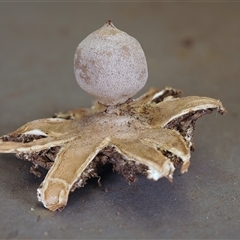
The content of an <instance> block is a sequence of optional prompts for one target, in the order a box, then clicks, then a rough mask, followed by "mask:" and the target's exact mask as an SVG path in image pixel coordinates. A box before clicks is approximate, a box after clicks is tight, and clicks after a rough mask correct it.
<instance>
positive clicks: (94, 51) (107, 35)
mask: <svg viewBox="0 0 240 240" xmlns="http://www.w3.org/2000/svg"><path fill="white" fill-rule="evenodd" d="M74 72H75V76H76V80H77V82H78V84H79V85H80V87H81V88H82V89H83V90H84V91H86V92H87V93H89V94H90V95H92V96H93V97H94V98H96V100H97V101H98V102H100V103H102V104H104V105H117V104H121V103H124V102H126V101H127V100H128V99H129V98H131V97H132V96H134V95H135V94H136V93H137V92H139V91H140V90H141V89H142V88H143V86H144V85H145V83H146V81H147V78H148V69H147V62H146V57H145V54H144V52H143V49H142V47H141V45H140V44H139V42H138V41H137V40H136V39H135V38H133V37H131V36H129V35H128V34H127V33H125V32H123V31H120V30H119V29H117V28H116V27H115V26H114V25H113V24H112V22H111V21H108V22H106V23H105V25H104V26H103V27H102V28H100V29H98V30H97V31H95V32H93V33H91V34H90V35H88V36H87V37H86V38H85V39H84V40H83V41H82V42H81V43H80V44H79V45H78V47H77V50H76V52H75V56H74Z"/></svg>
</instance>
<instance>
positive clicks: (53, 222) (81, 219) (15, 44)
mask: <svg viewBox="0 0 240 240" xmlns="http://www.w3.org/2000/svg"><path fill="white" fill-rule="evenodd" d="M107 19H112V21H113V23H114V24H115V25H116V26H117V27H118V28H119V29H121V30H124V31H126V32H127V33H129V34H130V35H132V36H134V37H135V38H137V39H138V40H139V42H140V43H141V44H142V46H143V48H144V50H145V53H146V57H147V61H148V67H149V81H148V83H147V85H146V87H145V88H144V89H143V91H141V93H143V92H144V91H146V90H147V89H148V88H149V87H152V86H154V87H157V88H163V87H164V86H172V87H175V88H180V89H182V90H183V91H184V93H185V95H201V96H210V97H215V98H218V99H221V101H222V102H223V103H224V105H225V107H226V108H227V110H228V113H227V115H225V116H220V115H217V114H216V113H213V114H211V115H209V116H205V117H203V118H202V119H200V120H199V121H198V123H197V129H196V132H195V138H194V140H195V144H196V151H195V152H194V153H193V154H192V158H191V160H192V162H191V166H190V169H189V172H188V173H187V174H184V175H182V176H180V175H179V173H176V174H175V178H174V183H173V184H171V183H169V182H168V181H167V180H166V179H161V180H159V181H158V182H151V181H149V180H147V179H145V178H144V177H139V181H138V182H137V183H136V184H133V185H131V186H128V185H127V184H126V183H125V180H124V179H123V177H121V176H119V175H116V174H113V173H111V172H109V173H107V174H105V175H103V176H102V185H103V187H102V188H99V187H98V185H97V181H90V182H89V184H88V185H87V186H86V187H84V188H82V189H79V190H77V191H75V192H74V193H73V194H71V196H70V199H69V203H68V205H67V207H66V209H65V210H64V211H62V212H50V211H48V210H46V209H44V208H43V207H42V205H41V203H38V202H37V198H36V189H37V188H38V186H39V184H40V183H41V181H42V179H35V177H34V176H32V175H31V174H30V173H29V172H28V169H29V166H30V164H28V163H26V162H24V161H21V160H18V159H16V158H15V157H14V156H13V155H8V154H5V155H4V154H1V155H0V237H1V238H28V239H30V238H31V239H34V238H35V239H36V238H42V239H49V238H51V239H52V238H68V239H71V238H85V239H86V238H87V239H93V238H98V239H101V238H104V239H110V238H111V239H112V238H122V239H124V238H144V239H147V238H148V239H150V238H239V236H240V210H239V209H240V202H239V198H240V194H239V183H240V175H239V169H240V161H239V155H240V148H239V139H240V131H239V130H240V127H239V118H240V117H239V113H240V111H239V108H240V107H239V106H240V94H239V90H240V84H239V82H240V70H239V69H240V68H239V66H240V54H239V53H240V4H239V3H196V2H195V3H140V2H138V3H123V2H122V3H103V2H101V3H76V2H75V3H60V2H59V3H0V49H1V50H0V135H3V134H6V133H8V132H11V131H13V130H15V129H16V128H18V127H20V126H21V125H23V124H25V123H26V122H29V121H31V120H34V119H38V118H45V117H50V116H52V114H53V113H55V112H58V111H67V110H69V109H74V108H77V107H89V106H90V105H91V102H92V98H91V97H89V96H88V95H87V94H85V93H84V92H83V91H82V90H81V89H80V88H79V87H78V85H77V83H76V81H75V78H74V74H73V66H72V65H73V54H74V51H75V49H76V47H77V45H78V43H79V42H80V41H81V40H82V39H83V38H85V37H86V36H87V35H88V34H90V33H91V32H92V31H94V30H96V29H98V28H100V27H101V26H102V25H103V24H104V22H105V21H106V20H107ZM105 189H108V191H106V192H105V191H104V190H105Z"/></svg>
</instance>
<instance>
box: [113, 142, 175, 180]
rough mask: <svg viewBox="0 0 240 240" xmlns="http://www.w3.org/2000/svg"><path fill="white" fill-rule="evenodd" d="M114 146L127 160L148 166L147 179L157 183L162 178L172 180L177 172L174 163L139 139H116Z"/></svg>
mask: <svg viewBox="0 0 240 240" xmlns="http://www.w3.org/2000/svg"><path fill="white" fill-rule="evenodd" d="M112 144H113V145H114V146H115V147H116V149H117V151H119V152H120V153H121V154H122V155H124V156H125V157H126V158H127V159H129V160H133V161H136V162H138V163H140V164H144V165H146V166H148V171H147V173H148V175H147V177H148V178H149V179H153V180H155V181H156V180H158V179H159V178H161V177H167V178H168V179H169V180H171V179H172V174H173V172H174V170H175V167H174V165H173V163H172V162H171V161H170V160H169V159H168V158H166V157H165V156H164V155H163V154H162V153H161V151H158V150H157V149H156V148H155V147H154V146H149V144H146V143H144V142H143V141H141V140H139V139H132V140H129V139H126V140H122V139H114V140H113V141H112Z"/></svg>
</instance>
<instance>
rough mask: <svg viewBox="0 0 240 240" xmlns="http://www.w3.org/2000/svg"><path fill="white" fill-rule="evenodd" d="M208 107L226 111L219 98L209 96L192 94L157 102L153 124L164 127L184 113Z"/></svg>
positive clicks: (221, 111)
mask: <svg viewBox="0 0 240 240" xmlns="http://www.w3.org/2000/svg"><path fill="white" fill-rule="evenodd" d="M208 109H216V110H217V111H218V112H220V113H221V114H223V113H225V111H226V110H225V108H224V107H223V105H222V103H221V102H220V101H219V100H216V99H213V98H208V97H197V96H190V97H184V98H176V99H171V100H168V101H163V102H160V103H158V104H157V107H156V110H155V113H152V114H151V118H152V119H151V125H152V126H162V127H164V126H166V125H167V124H168V123H169V122H170V121H172V120H174V119H176V118H179V117H181V116H183V115H184V114H188V113H191V112H194V111H198V110H203V111H205V110H208Z"/></svg>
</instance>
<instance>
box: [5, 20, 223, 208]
mask: <svg viewBox="0 0 240 240" xmlns="http://www.w3.org/2000/svg"><path fill="white" fill-rule="evenodd" d="M74 71H75V76H76V79H77V82H78V84H79V85H80V87H81V88H83V89H84V90H85V91H86V92H88V93H89V94H91V95H92V96H94V97H95V98H96V100H97V102H96V104H95V105H94V106H93V107H92V108H91V109H84V108H80V109H76V110H73V111H69V112H67V113H58V114H56V115H55V116H54V117H53V118H47V119H40V120H36V121H32V122H29V123H27V124H26V125H24V126H22V127H20V128H19V129H17V130H16V131H14V132H12V133H9V134H7V135H4V136H2V137H1V138H0V152H1V153H15V154H16V156H17V157H18V158H21V159H24V160H27V161H31V162H32V163H33V166H32V167H31V169H30V171H31V172H32V173H33V174H35V175H36V176H40V175H41V172H40V171H39V168H41V167H42V168H45V169H47V170H49V171H48V173H47V175H46V177H45V179H44V181H43V182H42V184H41V185H40V187H39V188H38V190H37V193H38V200H39V201H41V202H42V203H43V205H44V206H45V207H46V208H48V209H49V210H51V211H55V210H62V209H63V208H64V207H65V206H66V205H67V201H68V196H69V193H70V192H71V191H74V189H75V188H79V187H83V186H84V185H85V184H86V182H87V180H88V179H89V178H92V177H99V176H98V169H99V168H100V167H101V166H103V165H105V164H107V163H110V164H111V165H112V167H113V170H114V171H115V172H117V173H120V174H122V175H123V176H124V177H125V178H126V180H127V182H128V183H131V182H134V181H136V179H137V174H139V173H140V174H143V175H145V176H146V177H147V178H149V179H153V180H155V181H156V180H158V179H159V178H162V177H166V178H168V179H169V180H170V181H172V178H173V173H174V170H175V169H176V168H177V167H180V168H181V172H182V173H184V172H187V171H188V167H189V163H190V151H191V150H193V143H192V138H193V131H194V128H195V122H196V120H197V119H198V118H199V117H201V116H203V115H205V114H208V113H211V112H212V111H213V110H217V111H218V112H219V113H220V114H224V113H225V109H224V107H223V105H222V104H221V102H220V101H219V100H216V99H213V98H208V97H198V96H190V97H181V91H180V90H176V89H173V88H169V87H167V88H165V89H163V90H161V91H159V90H157V89H154V88H152V89H150V90H149V91H148V92H147V93H145V94H144V95H142V96H141V97H139V98H137V99H133V98H132V97H133V95H135V94H136V93H137V92H138V91H139V90H140V89H141V88H142V87H143V86H144V85H145V83H146V80H147V76H148V72H147V63H146V59H145V55H144V52H143V50H142V48H141V46H140V44H139V43H138V41H137V40H136V39H134V38H133V37H131V36H129V35H128V34H126V33H125V32H122V31H120V30H119V29H117V28H116V27H114V25H113V24H112V22H111V21H107V22H106V24H105V25H104V26H103V27H102V28H100V29H99V30H97V31H95V32H93V33H92V34H90V35H89V36H88V37H87V38H85V39H84V40H83V41H82V42H81V43H80V44H79V46H78V47H77V50H76V53H75V56H74Z"/></svg>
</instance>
